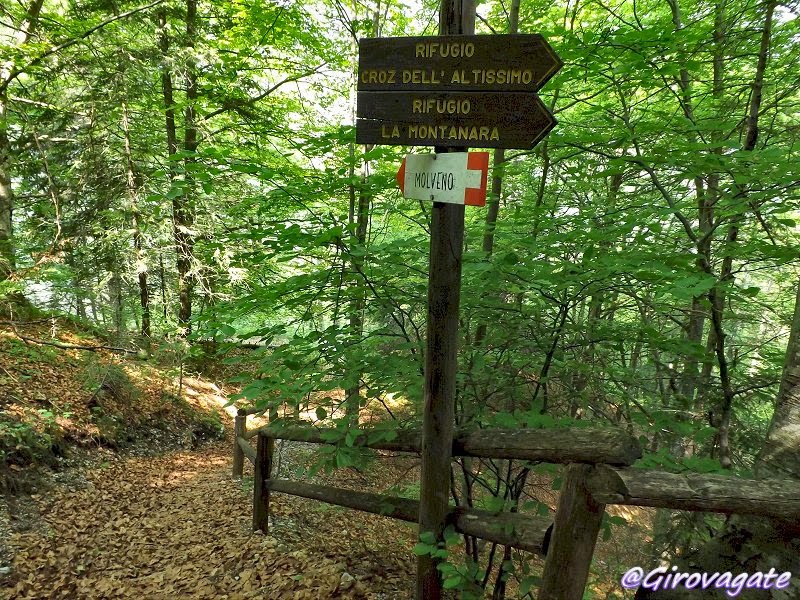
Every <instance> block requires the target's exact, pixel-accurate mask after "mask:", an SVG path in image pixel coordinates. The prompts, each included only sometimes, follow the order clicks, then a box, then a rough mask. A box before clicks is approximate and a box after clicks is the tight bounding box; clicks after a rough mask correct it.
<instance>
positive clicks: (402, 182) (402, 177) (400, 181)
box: [395, 153, 488, 194]
mask: <svg viewBox="0 0 800 600" xmlns="http://www.w3.org/2000/svg"><path fill="white" fill-rule="evenodd" d="M487 156H488V153H487ZM395 179H397V185H399V186H400V193H401V194H403V193H405V191H406V190H405V187H406V159H405V158H404V159H403V162H401V163H400V170H399V171H398V172H397V175H396V176H395Z"/></svg>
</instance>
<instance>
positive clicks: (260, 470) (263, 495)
mask: <svg viewBox="0 0 800 600" xmlns="http://www.w3.org/2000/svg"><path fill="white" fill-rule="evenodd" d="M274 450H275V438H272V437H267V436H266V435H264V434H263V433H259V434H258V446H257V448H256V464H255V477H254V479H253V531H256V530H260V531H263V532H264V533H268V532H269V489H268V488H267V480H268V479H269V478H270V475H271V474H272V454H273V452H274Z"/></svg>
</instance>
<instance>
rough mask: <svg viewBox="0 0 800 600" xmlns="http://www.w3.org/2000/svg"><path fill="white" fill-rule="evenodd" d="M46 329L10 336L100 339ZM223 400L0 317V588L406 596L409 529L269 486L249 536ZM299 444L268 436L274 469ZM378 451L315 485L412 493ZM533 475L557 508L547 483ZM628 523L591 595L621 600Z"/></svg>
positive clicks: (316, 598) (85, 595) (408, 479)
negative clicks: (370, 461) (371, 462)
mask: <svg viewBox="0 0 800 600" xmlns="http://www.w3.org/2000/svg"><path fill="white" fill-rule="evenodd" d="M58 327H59V328H58V331H56V325H55V324H52V323H51V324H40V325H37V326H33V327H31V328H29V329H25V330H24V332H23V333H22V334H23V335H24V336H25V337H29V338H31V339H40V340H43V339H50V340H53V339H58V340H60V343H67V344H73V345H100V344H102V343H103V342H102V341H99V340H97V339H96V338H92V337H91V336H87V335H86V334H81V333H80V332H77V331H75V330H74V329H73V328H71V327H69V326H64V324H60V325H59V326H58ZM226 404H227V394H226V390H225V388H224V385H223V384H222V383H221V382H219V381H218V382H216V383H215V382H211V381H209V380H206V379H203V378H202V377H200V376H196V375H195V376H192V377H183V376H179V375H177V374H176V370H175V368H174V365H172V366H171V367H170V365H166V366H163V365H162V366H154V365H153V361H141V360H136V359H134V358H119V357H117V356H115V355H113V354H111V353H110V352H108V351H105V350H100V351H95V352H87V351H85V350H78V349H66V348H56V347H53V346H43V345H41V344H35V343H32V342H30V341H28V342H25V341H24V340H21V339H20V338H19V336H18V335H16V333H15V332H14V331H13V330H11V329H8V328H6V329H4V328H2V326H0V409H2V412H0V459H2V460H0V492H2V491H3V488H4V489H5V493H4V494H2V493H0V598H3V599H5V598H8V599H9V600H11V599H14V600H24V599H46V598H47V599H50V598H52V599H58V598H63V599H69V600H73V599H75V600H83V599H94V598H97V599H101V598H102V599H106V598H108V599H111V598H120V599H125V598H130V599H134V598H135V599H137V600H138V599H153V600H156V599H161V598H164V599H167V598H169V599H175V598H197V599H203V598H229V599H239V598H241V599H244V598H263V599H269V600H284V599H295V600H324V599H328V598H330V599H336V598H352V599H374V600H405V599H409V598H411V597H412V592H411V590H412V589H413V580H414V569H415V557H414V555H413V553H412V552H411V548H412V546H413V544H414V543H415V541H416V526H413V525H411V524H407V523H402V522H398V521H393V520H390V519H387V518H380V517H375V516H374V515H368V514H364V513H359V512H357V511H351V510H346V509H343V508H340V507H336V506H331V505H327V504H324V503H320V502H315V501H311V500H306V499H303V498H297V497H293V496H286V495H283V494H276V495H274V496H273V499H272V503H271V507H270V508H271V523H270V534H269V535H263V534H260V533H253V532H252V527H251V520H252V467H250V465H249V462H247V461H245V467H246V469H249V474H248V472H247V471H246V476H245V478H244V479H243V480H236V479H233V478H232V477H231V447H232V438H231V436H232V432H231V429H232V427H231V423H232V418H230V417H231V415H232V414H233V412H234V410H235V409H233V407H226V406H225V405H226ZM223 425H224V427H223ZM15 444H16V445H15ZM311 453H312V448H311V446H310V445H308V444H300V443H287V444H284V445H283V446H281V447H279V450H278V457H279V458H278V459H277V461H278V469H279V474H280V475H289V474H290V473H291V472H292V471H294V470H295V469H296V468H300V467H303V466H306V465H307V464H308V461H309V459H310V457H311ZM383 454H384V456H381V457H380V458H378V459H377V460H378V463H377V464H376V466H375V467H374V468H369V469H366V470H356V469H352V468H347V469H339V470H337V471H336V472H334V473H330V474H319V475H317V476H316V477H315V480H316V482H318V483H325V484H328V485H335V486H337V487H345V488H351V489H361V490H371V491H382V490H386V489H389V488H395V490H396V489H397V487H398V486H400V488H402V487H403V486H406V487H407V488H409V489H413V487H414V485H415V481H416V478H417V477H418V469H417V467H418V464H417V459H416V458H415V457H408V456H392V455H389V454H388V453H383ZM44 466H47V468H43V467H44ZM532 485H533V486H535V487H537V497H539V498H540V499H541V500H542V501H544V502H546V504H548V505H550V506H551V508H552V507H554V505H555V499H556V498H555V496H556V495H555V493H554V492H552V490H551V489H550V488H551V486H550V481H549V480H547V478H544V479H541V480H537V481H534V482H532ZM395 493H396V492H395ZM623 516H625V517H626V518H628V519H629V520H640V518H641V516H642V515H640V514H639V515H623ZM627 529H628V528H621V529H620V528H615V535H614V536H613V537H612V539H611V540H609V541H608V542H600V544H599V547H598V553H597V556H596V559H597V560H596V564H595V569H594V572H593V574H592V577H591V581H590V585H591V587H592V588H593V589H594V590H596V592H597V594H598V595H597V596H596V597H597V598H621V597H622V593H621V592H622V590H621V589H620V588H619V584H618V582H617V581H614V578H615V577H618V576H619V575H616V573H617V572H619V573H621V572H624V569H622V567H623V566H632V565H634V564H638V563H636V562H631V561H632V560H634V559H635V557H636V556H637V554H636V553H635V551H634V553H632V550H631V548H633V547H635V546H640V545H641V544H631V540H633V539H639V540H641V531H639V530H638V528H637V529H636V530H635V531H634V530H631V531H628V530H627ZM620 532H621V535H616V534H617V533H620ZM537 560H538V559H537ZM539 562H540V561H539ZM539 566H541V565H539ZM511 597H515V595H509V598H511Z"/></svg>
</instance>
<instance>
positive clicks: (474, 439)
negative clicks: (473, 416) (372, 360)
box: [244, 426, 642, 465]
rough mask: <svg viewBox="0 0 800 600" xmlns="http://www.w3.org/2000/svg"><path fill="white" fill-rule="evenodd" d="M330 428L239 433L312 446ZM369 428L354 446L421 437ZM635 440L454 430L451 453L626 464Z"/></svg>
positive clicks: (602, 432) (401, 446)
mask: <svg viewBox="0 0 800 600" xmlns="http://www.w3.org/2000/svg"><path fill="white" fill-rule="evenodd" d="M328 431H333V430H332V429H322V428H311V427H308V428H304V427H292V428H286V429H274V428H271V427H270V426H265V427H262V428H261V429H254V430H252V431H248V432H247V433H246V434H245V436H244V437H245V438H248V439H249V438H251V437H253V436H256V435H258V434H259V433H263V434H264V435H268V436H270V437H275V438H278V439H284V440H291V441H297V442H310V443H314V444H330V443H333V442H330V441H329V440H328V439H326V436H325V432H328ZM370 435H373V436H374V434H370V433H369V432H365V433H362V434H359V435H358V436H356V439H355V441H354V445H355V446H365V447H367V448H373V449H376V450H389V451H393V452H414V453H418V452H419V450H420V446H421V438H420V434H419V432H418V431H404V430H400V431H398V432H397V437H396V438H395V439H393V440H391V441H387V440H381V441H369V436H370ZM641 455H642V451H641V448H640V446H639V442H638V441H637V440H636V439H635V438H634V437H633V436H630V435H628V434H627V433H626V432H625V431H623V430H622V429H612V428H599V427H565V428H559V429H473V430H469V431H465V430H461V431H458V432H456V436H455V438H454V439H453V456H478V457H482V458H516V459H521V460H528V461H542V462H551V463H561V464H567V463H575V462H578V463H592V464H595V463H605V464H610V465H631V464H633V462H634V461H635V460H636V459H637V458H639V457H641Z"/></svg>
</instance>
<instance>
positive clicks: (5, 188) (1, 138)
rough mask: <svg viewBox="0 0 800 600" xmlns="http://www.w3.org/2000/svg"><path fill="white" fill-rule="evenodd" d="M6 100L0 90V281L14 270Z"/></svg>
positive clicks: (12, 195)
mask: <svg viewBox="0 0 800 600" xmlns="http://www.w3.org/2000/svg"><path fill="white" fill-rule="evenodd" d="M6 110H7V100H6V94H5V91H3V92H0V281H4V280H6V279H8V277H9V275H11V273H13V272H14V268H15V266H16V263H15V261H14V242H13V238H12V227H11V212H12V209H13V207H14V192H13V190H12V189H11V173H10V171H9V166H10V163H11V148H10V147H9V142H8V122H7V113H6Z"/></svg>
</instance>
